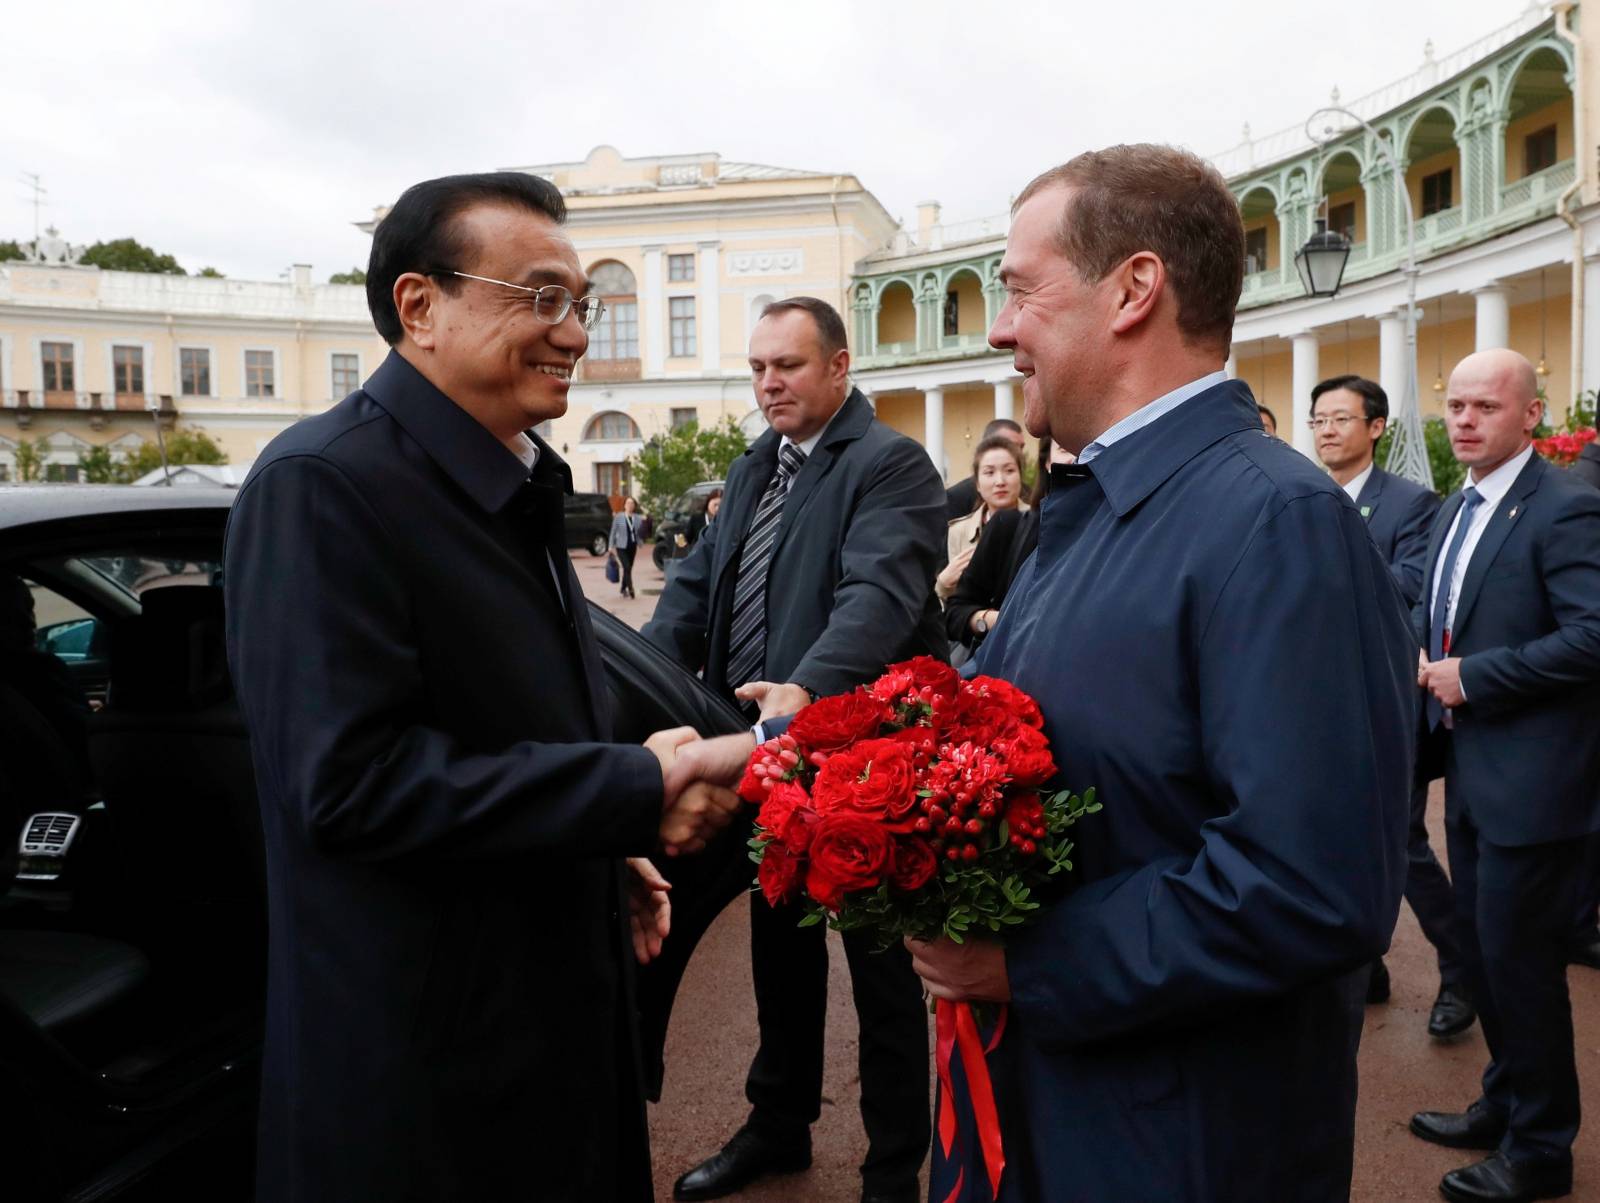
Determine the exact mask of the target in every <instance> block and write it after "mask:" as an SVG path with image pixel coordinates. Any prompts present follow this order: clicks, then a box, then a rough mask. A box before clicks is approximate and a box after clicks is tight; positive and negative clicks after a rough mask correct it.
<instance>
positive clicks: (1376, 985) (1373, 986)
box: [1367, 957, 1389, 1005]
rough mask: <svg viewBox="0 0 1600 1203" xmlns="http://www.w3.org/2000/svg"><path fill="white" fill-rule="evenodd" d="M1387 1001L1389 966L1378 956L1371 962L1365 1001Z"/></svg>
mask: <svg viewBox="0 0 1600 1203" xmlns="http://www.w3.org/2000/svg"><path fill="white" fill-rule="evenodd" d="M1388 1001H1389V966H1387V965H1385V964H1384V963H1383V958H1382V957H1379V958H1378V959H1377V960H1376V961H1374V962H1372V976H1371V977H1369V978H1368V979H1367V1002H1368V1004H1369V1005H1370V1004H1372V1003H1386V1002H1388Z"/></svg>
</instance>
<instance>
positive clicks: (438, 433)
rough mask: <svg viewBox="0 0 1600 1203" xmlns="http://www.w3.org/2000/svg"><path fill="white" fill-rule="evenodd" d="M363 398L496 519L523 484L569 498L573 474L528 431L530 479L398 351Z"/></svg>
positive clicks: (507, 452) (382, 366)
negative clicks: (533, 459)
mask: <svg viewBox="0 0 1600 1203" xmlns="http://www.w3.org/2000/svg"><path fill="white" fill-rule="evenodd" d="M366 392H367V395H368V396H370V397H371V398H372V399H373V400H374V401H376V402H377V403H378V404H379V405H380V406H382V407H383V408H384V410H385V411H387V413H388V414H389V416H390V417H392V418H393V419H394V420H395V421H396V422H398V423H399V424H400V426H401V428H402V429H404V430H405V432H406V433H407V434H408V435H410V436H411V437H412V438H413V439H414V440H415V441H416V442H417V444H418V445H419V446H420V447H421V448H422V449H423V450H424V451H425V452H427V453H428V456H429V458H430V459H432V460H433V462H434V463H435V464H437V465H438V466H439V468H440V470H441V471H442V472H444V474H445V475H446V476H448V477H449V478H450V479H451V480H453V481H455V483H456V485H457V486H458V487H459V488H460V489H461V491H462V492H464V493H465V494H466V495H467V496H468V497H470V498H472V500H473V501H474V502H475V503H476V504H477V505H478V506H479V507H480V508H481V509H484V510H486V511H488V512H489V513H491V514H497V513H499V512H500V511H501V510H502V509H504V508H505V506H506V504H507V503H508V502H509V501H510V500H511V499H512V497H514V496H515V495H516V492H517V490H518V489H520V488H521V487H522V485H523V484H524V483H525V482H527V481H528V480H530V479H531V480H532V481H533V482H534V483H535V484H538V485H543V486H545V487H547V488H554V489H556V490H558V491H559V492H561V493H570V492H572V470H571V469H570V468H568V467H567V465H566V462H565V461H564V460H562V458H561V457H560V456H559V455H557V454H556V453H555V452H554V451H552V450H551V449H550V445H549V444H548V443H546V442H545V441H544V440H543V439H541V438H540V437H539V436H538V435H536V434H534V433H533V432H532V431H529V432H528V437H529V438H530V439H532V440H533V443H534V446H536V447H537V448H538V449H539V462H538V463H537V464H535V465H534V469H533V473H532V475H531V476H530V475H529V473H528V471H527V469H526V468H524V467H523V466H522V461H521V460H519V459H518V458H517V457H516V456H515V455H513V454H512V453H511V451H510V450H509V449H508V448H507V447H506V446H505V445H504V444H502V443H501V442H500V440H499V439H497V438H495V437H494V435H492V434H490V433H489V431H488V430H487V429H486V428H485V427H484V426H483V425H482V424H481V423H480V422H479V421H478V420H477V419H476V418H474V417H473V416H472V415H471V414H469V413H468V412H467V411H466V410H464V409H462V408H461V407H460V406H459V405H457V404H456V403H455V402H454V401H452V400H451V399H450V398H449V397H447V396H445V394H444V393H442V392H440V391H439V390H438V389H437V388H435V387H434V385H433V383H432V381H430V380H429V379H428V378H427V377H426V376H424V375H423V374H422V373H421V372H419V371H417V369H416V368H415V367H414V366H413V365H412V364H411V363H410V362H409V361H408V360H406V358H405V357H404V356H402V355H401V354H400V353H399V352H397V351H392V350H391V351H390V352H389V355H388V358H386V359H385V360H384V361H383V363H382V364H380V365H379V367H378V370H377V371H376V372H374V373H373V374H372V377H371V378H370V379H369V380H368V381H367V384H366Z"/></svg>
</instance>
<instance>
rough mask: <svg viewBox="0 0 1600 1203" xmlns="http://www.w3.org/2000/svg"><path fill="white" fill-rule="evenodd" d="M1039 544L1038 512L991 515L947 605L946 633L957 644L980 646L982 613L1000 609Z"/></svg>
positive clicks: (999, 512)
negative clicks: (976, 618)
mask: <svg viewBox="0 0 1600 1203" xmlns="http://www.w3.org/2000/svg"><path fill="white" fill-rule="evenodd" d="M1038 541H1039V515H1038V513H1037V511H1035V510H1031V509H1030V510H999V511H997V512H996V513H994V514H992V515H990V518H989V521H988V522H987V523H985V524H984V526H983V530H982V533H980V534H979V536H978V546H977V547H976V548H974V549H973V552H972V559H970V560H968V561H967V570H966V571H965V572H963V573H962V574H961V580H960V581H958V582H957V583H956V587H955V592H953V593H951V594H950V597H949V598H948V600H946V602H945V604H944V622H945V634H947V635H948V636H949V637H950V638H951V639H952V640H953V641H955V642H956V643H964V644H966V645H967V646H968V647H977V646H978V644H980V643H982V642H983V637H981V636H979V635H978V634H977V633H976V632H975V631H973V629H972V616H973V615H974V614H976V613H977V612H978V611H979V610H998V609H999V608H1000V603H1001V602H1003V601H1005V597H1006V593H1007V592H1008V591H1009V590H1010V588H1011V582H1012V581H1013V580H1015V579H1016V575H1017V572H1018V571H1019V570H1020V569H1021V568H1022V564H1023V561H1024V560H1026V559H1027V558H1028V556H1029V555H1031V554H1032V553H1033V548H1034V545H1035V544H1036V543H1038Z"/></svg>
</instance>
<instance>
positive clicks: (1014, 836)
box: [1011, 831, 1022, 848]
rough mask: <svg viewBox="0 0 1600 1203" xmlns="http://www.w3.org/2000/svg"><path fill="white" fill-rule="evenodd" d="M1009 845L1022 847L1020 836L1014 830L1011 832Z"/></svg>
mask: <svg viewBox="0 0 1600 1203" xmlns="http://www.w3.org/2000/svg"><path fill="white" fill-rule="evenodd" d="M1011 846H1012V847H1013V848H1020V847H1022V837H1021V836H1020V835H1018V834H1017V833H1016V832H1014V831H1013V832H1012V833H1011Z"/></svg>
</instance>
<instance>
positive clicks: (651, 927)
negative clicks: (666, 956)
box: [628, 856, 672, 965]
mask: <svg viewBox="0 0 1600 1203" xmlns="http://www.w3.org/2000/svg"><path fill="white" fill-rule="evenodd" d="M628 869H629V870H630V872H629V874H628V929H629V931H631V932H632V934H633V955H634V957H635V958H636V959H637V960H638V962H639V964H641V965H648V964H649V963H650V962H651V961H653V960H654V959H655V958H656V957H658V956H660V955H661V941H663V940H665V939H666V938H667V933H668V932H670V931H671V930H672V900H671V899H670V898H669V897H667V891H668V890H670V889H672V883H671V882H670V881H668V880H667V879H666V878H665V877H663V876H661V873H660V871H659V870H658V869H657V868H656V867H655V866H654V865H652V864H651V863H650V862H649V861H648V860H646V859H645V858H644V857H642V856H630V857H628Z"/></svg>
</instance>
